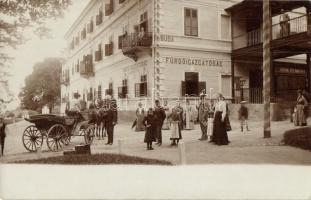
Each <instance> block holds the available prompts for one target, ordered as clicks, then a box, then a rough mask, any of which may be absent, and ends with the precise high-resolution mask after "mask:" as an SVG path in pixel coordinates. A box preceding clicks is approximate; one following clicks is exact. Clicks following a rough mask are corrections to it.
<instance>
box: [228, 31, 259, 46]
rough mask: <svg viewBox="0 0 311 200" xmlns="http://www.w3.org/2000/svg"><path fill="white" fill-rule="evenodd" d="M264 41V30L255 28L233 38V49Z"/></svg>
mask: <svg viewBox="0 0 311 200" xmlns="http://www.w3.org/2000/svg"><path fill="white" fill-rule="evenodd" d="M260 43H262V30H261V29H255V30H252V31H250V32H247V33H246V34H242V35H239V36H237V37H235V38H233V49H240V48H244V47H249V46H253V45H257V44H260Z"/></svg>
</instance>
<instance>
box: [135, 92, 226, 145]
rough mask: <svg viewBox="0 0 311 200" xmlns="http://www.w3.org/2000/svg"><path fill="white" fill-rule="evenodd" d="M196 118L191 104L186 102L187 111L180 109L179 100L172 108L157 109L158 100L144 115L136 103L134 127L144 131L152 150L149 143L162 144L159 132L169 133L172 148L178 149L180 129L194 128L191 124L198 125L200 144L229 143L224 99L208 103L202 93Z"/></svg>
mask: <svg viewBox="0 0 311 200" xmlns="http://www.w3.org/2000/svg"><path fill="white" fill-rule="evenodd" d="M197 110H198V115H197V119H196V120H195V117H194V114H193V113H194V112H193V110H192V107H191V106H190V103H189V102H188V101H187V102H186V108H185V109H183V107H182V106H181V104H180V102H179V101H176V105H175V106H174V107H173V108H172V109H171V111H170V109H169V108H168V107H167V105H166V106H165V107H162V106H160V101H159V100H156V101H155V107H154V108H149V109H148V111H147V113H146V115H145V110H144V108H143V107H142V104H141V103H139V105H138V108H137V110H136V117H137V118H136V120H135V122H134V124H133V127H134V126H136V128H135V130H136V131H144V130H145V139H144V142H145V143H147V149H148V150H153V147H152V143H153V142H157V143H156V144H157V145H158V146H161V145H162V129H164V130H167V129H169V130H170V133H171V135H170V140H171V146H178V143H179V141H180V140H181V139H182V130H192V129H194V123H195V121H197V122H198V123H199V124H200V128H201V133H202V136H201V138H200V139H199V140H200V141H204V140H208V139H210V140H209V141H210V142H213V143H215V144H217V145H227V144H229V143H230V142H229V139H228V134H227V131H228V130H231V126H230V122H229V117H228V106H227V103H226V102H225V101H224V97H223V96H222V95H221V94H218V97H217V102H216V104H215V105H214V102H213V101H211V102H209V101H208V100H207V99H206V96H205V94H202V95H201V97H200V103H199V105H198V106H197Z"/></svg>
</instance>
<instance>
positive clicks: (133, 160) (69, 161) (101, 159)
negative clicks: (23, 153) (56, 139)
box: [14, 154, 172, 165]
mask: <svg viewBox="0 0 311 200" xmlns="http://www.w3.org/2000/svg"><path fill="white" fill-rule="evenodd" d="M14 163H18V164H64V165H109V164H117V165H123V164H125V165H129V164H135V165H172V163H170V162H168V161H163V160H155V159H146V158H140V157H134V156H125V155H116V154H94V155H66V156H58V157H49V158H42V159H36V160H24V161H17V162H14Z"/></svg>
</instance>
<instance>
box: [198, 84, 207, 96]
mask: <svg viewBox="0 0 311 200" xmlns="http://www.w3.org/2000/svg"><path fill="white" fill-rule="evenodd" d="M203 90H205V92H206V82H199V94H200V93H201V92H202V91H203Z"/></svg>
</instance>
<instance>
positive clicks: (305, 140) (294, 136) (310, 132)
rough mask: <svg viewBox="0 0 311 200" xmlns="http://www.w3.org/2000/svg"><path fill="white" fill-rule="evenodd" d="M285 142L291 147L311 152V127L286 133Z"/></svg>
mask: <svg viewBox="0 0 311 200" xmlns="http://www.w3.org/2000/svg"><path fill="white" fill-rule="evenodd" d="M283 142H284V143H285V144H286V145H289V146H294V147H298V148H301V149H306V150H311V127H303V128H299V129H294V130H289V131H286V132H285V133H284V139H283Z"/></svg>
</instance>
